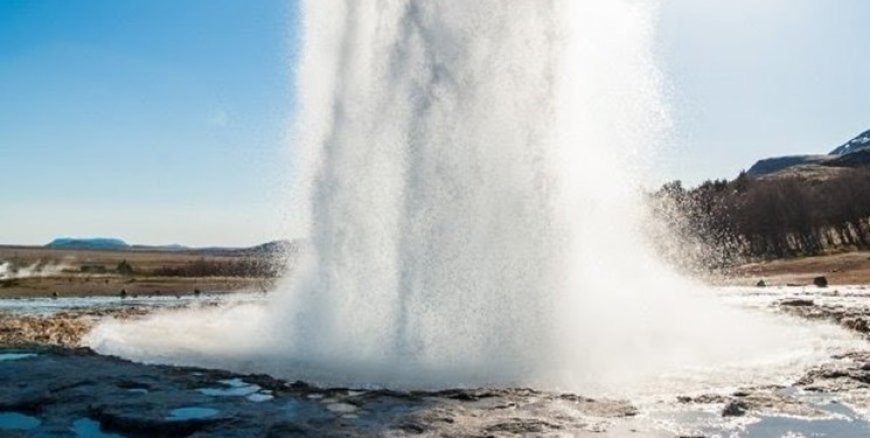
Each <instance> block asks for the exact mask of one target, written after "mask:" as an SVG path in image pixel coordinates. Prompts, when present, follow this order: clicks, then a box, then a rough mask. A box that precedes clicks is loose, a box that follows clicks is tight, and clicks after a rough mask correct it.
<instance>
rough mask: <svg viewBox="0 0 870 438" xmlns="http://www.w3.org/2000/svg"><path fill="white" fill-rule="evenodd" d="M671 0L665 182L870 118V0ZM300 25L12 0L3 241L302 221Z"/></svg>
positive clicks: (278, 6) (125, 4)
mask: <svg viewBox="0 0 870 438" xmlns="http://www.w3.org/2000/svg"><path fill="white" fill-rule="evenodd" d="M661 4H662V7H661V16H660V23H659V24H660V29H659V35H658V41H657V51H658V56H659V61H660V65H661V67H662V69H663V71H664V72H665V74H666V77H667V81H668V88H669V100H670V104H671V106H672V108H673V114H674V121H675V125H674V128H675V129H674V135H673V137H672V138H671V139H670V141H669V145H668V148H667V149H666V150H664V151H663V152H662V154H661V156H660V159H659V162H658V168H659V170H660V172H661V179H662V180H665V179H672V178H680V179H683V180H685V181H686V182H688V183H697V182H699V181H700V180H702V179H705V178H716V177H733V176H735V175H736V174H737V172H739V171H740V170H741V169H743V168H746V167H748V166H750V165H751V164H752V162H754V161H755V160H756V159H758V158H762V157H765V156H770V155H777V154H786V153H819V152H825V151H827V150H829V149H832V148H833V147H835V146H837V145H838V144H839V143H842V142H844V141H846V140H848V139H849V138H851V137H852V136H853V135H855V134H857V133H859V132H860V131H863V130H865V129H868V128H870V105H868V103H870V80H867V78H870V46H868V43H870V26H867V25H866V23H867V21H868V20H870V2H867V1H863V0H764V1H757V0H727V1H726V0H704V1H698V0H663V1H662V2H661ZM297 29H298V11H297V5H296V3H295V2H294V1H292V0H256V1H250V0H181V1H179V0H79V1H69V0H0V242H3V243H19V244H42V243H45V242H46V241H48V240H50V239H51V238H53V237H55V236H61V235H72V236H94V235H106V236H117V237H121V238H124V239H126V240H128V241H131V242H137V243H155V244H157V243H176V242H177V243H182V244H188V245H217V244H220V245H248V244H255V243H258V242H262V241H267V240H271V239H275V238H280V237H283V236H287V235H292V234H293V231H292V230H293V224H292V222H293V221H292V220H289V219H288V215H289V216H292V211H293V208H287V203H286V201H285V199H286V196H287V195H286V188H287V187H286V186H287V183H288V175H287V173H288V171H287V169H288V168H289V166H290V163H291V162H292V152H291V151H292V145H290V144H288V136H287V134H288V129H289V126H290V121H291V118H292V111H293V90H292V66H293V65H294V61H295V57H296V51H297V50H298V34H297ZM301 207H303V206H299V208H301Z"/></svg>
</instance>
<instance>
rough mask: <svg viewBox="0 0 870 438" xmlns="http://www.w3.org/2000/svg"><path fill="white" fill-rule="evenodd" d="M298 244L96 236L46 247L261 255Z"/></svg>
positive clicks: (60, 240)
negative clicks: (150, 241)
mask: <svg viewBox="0 0 870 438" xmlns="http://www.w3.org/2000/svg"><path fill="white" fill-rule="evenodd" d="M298 246H299V244H298V242H291V241H289V240H275V241H272V242H267V243H263V244H261V245H257V246H252V247H248V248H232V247H207V248H191V247H187V246H183V245H177V244H173V245H130V244H128V243H127V242H124V241H123V240H121V239H116V238H108V237H97V238H72V237H61V238H57V239H54V240H52V241H51V243H49V244H48V245H45V247H46V248H52V249H70V250H74V249H79V250H81V249H84V250H111V251H120V250H129V251H178V252H188V253H191V254H217V255H221V254H223V255H236V256H263V255H270V256H271V255H275V256H278V255H288V254H290V253H292V252H294V251H295V250H296V249H297V247H298Z"/></svg>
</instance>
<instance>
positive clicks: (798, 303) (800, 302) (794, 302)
mask: <svg viewBox="0 0 870 438" xmlns="http://www.w3.org/2000/svg"><path fill="white" fill-rule="evenodd" d="M779 304H780V305H782V306H792V307H807V306H812V305H814V304H815V302H813V300H807V299H803V298H792V299H789V300H782V301H781V302H780V303H779Z"/></svg>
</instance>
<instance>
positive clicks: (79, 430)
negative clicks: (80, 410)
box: [70, 418, 124, 438]
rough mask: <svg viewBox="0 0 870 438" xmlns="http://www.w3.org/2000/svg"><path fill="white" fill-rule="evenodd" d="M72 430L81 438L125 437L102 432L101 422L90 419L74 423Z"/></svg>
mask: <svg viewBox="0 0 870 438" xmlns="http://www.w3.org/2000/svg"><path fill="white" fill-rule="evenodd" d="M70 430H71V431H73V433H75V434H76V436H77V437H79V438H124V435H118V434H116V433H105V432H103V431H102V430H100V422H98V421H94V420H91V419H90V418H79V419H78V420H76V421H73V424H72V427H71V428H70Z"/></svg>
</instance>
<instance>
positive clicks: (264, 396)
mask: <svg viewBox="0 0 870 438" xmlns="http://www.w3.org/2000/svg"><path fill="white" fill-rule="evenodd" d="M220 383H221V384H222V385H224V386H223V387H219V388H200V389H197V392H199V393H200V394H204V395H208V396H212V397H245V398H247V399H248V400H249V401H252V402H257V403H259V402H264V401H268V400H272V399H273V398H275V397H274V396H273V395H272V392H271V391H266V390H263V388H261V387H260V385H255V384H253V383H248V382H245V381H244V380H242V379H239V378H236V379H228V380H221V381H220Z"/></svg>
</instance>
